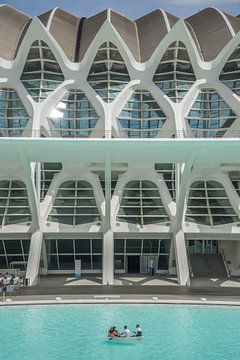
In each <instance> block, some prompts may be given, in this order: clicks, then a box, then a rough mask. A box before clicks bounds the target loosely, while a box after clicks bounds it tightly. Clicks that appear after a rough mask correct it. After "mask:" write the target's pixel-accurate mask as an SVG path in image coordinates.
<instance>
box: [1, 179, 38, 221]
mask: <svg viewBox="0 0 240 360" xmlns="http://www.w3.org/2000/svg"><path fill="white" fill-rule="evenodd" d="M0 214H1V215H2V216H1V217H0V221H1V222H0V225H2V226H5V225H10V224H17V223H22V222H28V221H31V212H30V207H29V203H28V194H27V188H26V185H25V184H24V183H23V182H21V181H14V180H11V181H6V180H3V181H0Z"/></svg>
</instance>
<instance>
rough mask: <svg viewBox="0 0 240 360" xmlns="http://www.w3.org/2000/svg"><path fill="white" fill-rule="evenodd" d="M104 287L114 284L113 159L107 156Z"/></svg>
mask: <svg viewBox="0 0 240 360" xmlns="http://www.w3.org/2000/svg"><path fill="white" fill-rule="evenodd" d="M103 229H104V231H103V267H102V283H103V285H112V284H113V282H114V236H113V231H112V227H111V157H110V154H109V153H108V152H107V151H106V155H105V218H104V224H103Z"/></svg>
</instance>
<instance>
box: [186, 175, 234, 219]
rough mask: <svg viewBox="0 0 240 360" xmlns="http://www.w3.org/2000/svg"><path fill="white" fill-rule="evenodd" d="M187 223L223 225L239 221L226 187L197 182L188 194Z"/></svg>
mask: <svg viewBox="0 0 240 360" xmlns="http://www.w3.org/2000/svg"><path fill="white" fill-rule="evenodd" d="M186 221H190V222H194V223H198V224H203V225H209V226H214V225H222V224H227V223H234V222H237V221H238V217H237V214H236V213H235V211H234V209H233V207H232V205H231V203H230V201H229V199H228V197H227V194H226V191H225V189H224V187H223V186H222V185H221V184H220V183H218V182H217V181H196V182H194V183H193V184H192V185H191V188H190V190H189V194H188V204H187V211H186Z"/></svg>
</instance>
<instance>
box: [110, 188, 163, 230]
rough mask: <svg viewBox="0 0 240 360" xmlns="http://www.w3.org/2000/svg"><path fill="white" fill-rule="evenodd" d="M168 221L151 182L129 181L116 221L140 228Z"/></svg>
mask: <svg viewBox="0 0 240 360" xmlns="http://www.w3.org/2000/svg"><path fill="white" fill-rule="evenodd" d="M168 220H169V217H168V215H167V212H166V210H165V208H164V206H163V203H162V200H161V198H160V194H159V191H158V189H157V186H156V185H155V184H154V183H153V182H151V181H130V182H128V183H127V184H126V186H125V189H124V192H123V196H122V199H121V204H120V209H119V212H118V216H117V221H123V222H128V223H133V224H138V225H141V226H144V225H147V224H155V223H161V222H166V221H168Z"/></svg>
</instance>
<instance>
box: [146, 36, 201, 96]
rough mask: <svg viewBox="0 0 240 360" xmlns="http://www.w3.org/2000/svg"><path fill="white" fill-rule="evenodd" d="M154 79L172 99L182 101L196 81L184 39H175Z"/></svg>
mask: <svg viewBox="0 0 240 360" xmlns="http://www.w3.org/2000/svg"><path fill="white" fill-rule="evenodd" d="M153 81H154V83H155V84H156V85H157V86H158V87H159V88H160V89H161V90H162V91H163V92H164V93H165V94H166V95H167V96H168V97H169V98H170V99H171V100H172V101H174V102H180V101H182V99H183V98H184V96H185V94H186V93H187V92H188V90H189V89H190V88H191V86H192V84H193V83H194V82H195V81H196V76H195V73H194V70H193V67H192V64H191V61H190V58H189V55H188V51H187V48H186V46H185V44H184V43H183V42H182V41H174V42H173V43H172V44H170V45H169V47H168V48H167V50H166V52H165V53H164V55H163V57H162V59H161V61H160V64H159V65H158V67H157V70H156V72H155V74H154V76H153Z"/></svg>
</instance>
